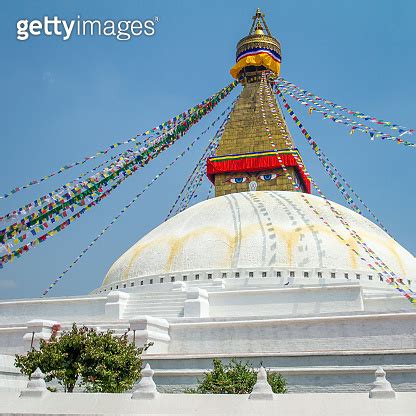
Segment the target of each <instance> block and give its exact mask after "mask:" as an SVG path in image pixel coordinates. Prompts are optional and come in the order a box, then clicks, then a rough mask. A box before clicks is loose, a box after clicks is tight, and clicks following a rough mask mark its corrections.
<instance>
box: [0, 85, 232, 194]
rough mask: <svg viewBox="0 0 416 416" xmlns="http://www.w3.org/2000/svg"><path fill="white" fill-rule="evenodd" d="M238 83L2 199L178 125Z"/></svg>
mask: <svg viewBox="0 0 416 416" xmlns="http://www.w3.org/2000/svg"><path fill="white" fill-rule="evenodd" d="M237 84H238V82H237V81H233V82H232V83H231V84H229V85H227V86H226V87H224V88H223V89H221V90H220V91H218V92H217V93H215V94H213V95H212V96H211V97H209V98H207V99H206V100H204V101H202V102H201V103H200V104H198V105H196V106H193V107H191V108H189V109H188V110H187V111H186V112H184V113H181V114H179V115H177V116H175V117H173V118H171V119H169V120H167V121H165V122H164V123H162V124H160V125H159V126H155V127H153V128H152V129H150V130H147V131H145V132H143V133H138V134H136V135H135V136H133V137H132V138H130V139H128V140H124V141H120V142H116V143H113V144H112V145H110V146H108V147H107V148H106V149H104V150H100V151H98V152H97V153H95V154H93V155H91V156H86V157H84V158H83V159H82V160H79V161H76V162H73V163H70V164H68V165H64V166H62V167H61V168H59V169H58V170H56V171H54V172H52V173H49V174H48V175H45V176H43V177H42V178H40V179H33V180H31V181H30V182H28V183H27V184H25V185H22V186H18V187H16V188H14V189H12V190H10V191H9V192H6V193H5V194H3V195H0V199H2V198H8V197H10V196H12V195H14V194H15V193H17V192H20V191H21V190H23V189H26V188H29V187H30V186H33V185H38V184H40V183H42V182H43V181H46V180H48V179H50V178H52V177H53V176H56V175H59V174H61V173H62V172H64V171H66V170H68V169H71V168H73V167H75V166H79V165H83V164H84V163H86V162H89V161H90V160H92V159H95V158H97V157H99V156H102V155H105V154H107V153H108V152H109V151H111V150H113V149H115V148H117V147H119V146H122V145H125V144H128V143H132V142H137V140H138V139H139V137H144V136H147V135H149V134H151V133H153V132H155V131H163V130H164V129H166V128H169V129H171V128H172V127H174V126H177V125H178V124H180V123H181V121H183V120H184V119H187V118H188V117H189V116H191V115H192V114H193V113H194V112H197V111H199V110H200V109H201V108H202V107H204V106H206V105H207V103H210V102H211V101H212V100H214V99H215V97H218V96H220V95H222V94H224V92H226V93H227V94H228V93H229V92H231V91H232V90H233V89H234V88H235V87H236V85H237Z"/></svg>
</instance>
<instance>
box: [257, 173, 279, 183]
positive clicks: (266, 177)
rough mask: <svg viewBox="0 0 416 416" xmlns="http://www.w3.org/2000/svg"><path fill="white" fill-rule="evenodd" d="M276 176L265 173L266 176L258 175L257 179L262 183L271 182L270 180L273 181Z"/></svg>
mask: <svg viewBox="0 0 416 416" xmlns="http://www.w3.org/2000/svg"><path fill="white" fill-rule="evenodd" d="M276 176H277V174H276V173H267V174H265V175H260V176H259V178H260V179H261V180H262V181H271V180H272V179H275V178H276Z"/></svg>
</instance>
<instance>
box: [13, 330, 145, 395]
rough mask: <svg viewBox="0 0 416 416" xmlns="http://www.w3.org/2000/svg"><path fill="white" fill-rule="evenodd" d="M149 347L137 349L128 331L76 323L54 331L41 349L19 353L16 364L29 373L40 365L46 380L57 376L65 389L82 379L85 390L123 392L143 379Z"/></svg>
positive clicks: (81, 382) (23, 371)
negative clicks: (119, 333)
mask: <svg viewBox="0 0 416 416" xmlns="http://www.w3.org/2000/svg"><path fill="white" fill-rule="evenodd" d="M149 346H150V344H148V345H145V346H144V347H143V348H136V346H135V345H133V344H132V343H130V342H129V341H128V339H127V334H124V335H122V336H120V337H118V336H114V335H113V333H112V331H107V332H104V333H100V332H97V331H96V330H95V329H91V328H87V327H85V326H83V327H81V328H78V327H77V325H76V324H73V325H72V329H71V330H70V331H64V332H63V333H62V334H61V336H60V337H57V336H56V333H55V334H52V336H51V339H50V340H49V341H45V340H41V341H40V348H39V350H35V349H32V351H30V352H28V353H27V354H26V355H18V354H17V355H16V361H15V365H16V367H18V368H19V369H20V372H21V373H23V374H26V375H27V376H30V375H31V374H32V373H33V372H34V371H35V370H36V368H37V367H39V368H40V369H41V370H42V372H43V373H44V374H45V376H46V377H45V380H46V381H51V380H53V379H56V380H57V381H58V383H59V384H61V385H62V386H63V387H64V390H65V391H66V392H72V391H73V390H74V387H75V385H76V384H77V382H79V384H80V385H81V386H83V387H84V388H85V390H86V391H90V392H105V393H122V392H124V391H126V390H128V389H130V388H132V387H133V385H134V383H135V382H136V381H137V380H138V379H139V378H140V372H141V367H142V359H141V354H142V353H143V351H145V350H146V349H147V348H148V347H149Z"/></svg>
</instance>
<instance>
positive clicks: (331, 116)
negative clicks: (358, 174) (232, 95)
mask: <svg viewBox="0 0 416 416" xmlns="http://www.w3.org/2000/svg"><path fill="white" fill-rule="evenodd" d="M276 88H279V89H280V90H281V91H283V92H284V93H285V94H288V95H289V96H290V97H292V98H293V99H295V100H296V101H298V102H299V103H300V104H302V105H304V106H307V107H308V109H309V114H312V113H313V112H316V113H321V114H323V118H324V119H325V120H332V121H333V122H335V123H337V124H343V125H346V126H348V127H349V128H350V134H354V132H355V131H356V130H358V131H362V132H364V133H366V134H369V135H370V138H371V140H374V139H381V140H389V141H393V142H395V143H398V144H403V145H405V146H408V147H416V143H413V142H409V141H408V140H403V139H401V138H400V137H396V136H392V135H390V134H387V133H383V132H381V131H379V130H376V129H374V128H372V127H369V126H367V125H365V124H362V123H359V122H356V121H354V120H351V119H350V118H348V117H346V116H345V115H343V114H340V113H337V112H336V111H334V110H330V109H328V108H327V107H325V106H323V105H322V104H319V103H318V102H316V101H314V100H313V99H311V98H309V97H307V96H305V95H303V94H302V93H299V92H296V93H294V92H293V91H292V90H290V89H288V88H287V87H285V86H283V87H282V86H281V84H279V83H277V84H276Z"/></svg>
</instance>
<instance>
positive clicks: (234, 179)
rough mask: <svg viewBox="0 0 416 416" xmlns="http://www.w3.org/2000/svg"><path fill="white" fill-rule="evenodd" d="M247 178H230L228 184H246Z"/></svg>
mask: <svg viewBox="0 0 416 416" xmlns="http://www.w3.org/2000/svg"><path fill="white" fill-rule="evenodd" d="M246 181H247V178H246V177H245V176H240V177H239V178H231V179H230V182H231V183H243V182H246Z"/></svg>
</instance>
